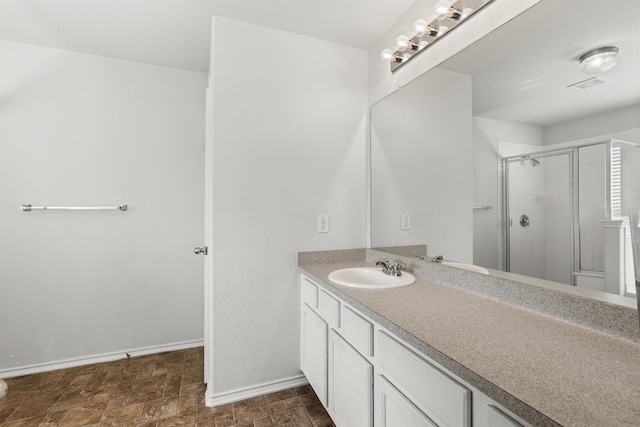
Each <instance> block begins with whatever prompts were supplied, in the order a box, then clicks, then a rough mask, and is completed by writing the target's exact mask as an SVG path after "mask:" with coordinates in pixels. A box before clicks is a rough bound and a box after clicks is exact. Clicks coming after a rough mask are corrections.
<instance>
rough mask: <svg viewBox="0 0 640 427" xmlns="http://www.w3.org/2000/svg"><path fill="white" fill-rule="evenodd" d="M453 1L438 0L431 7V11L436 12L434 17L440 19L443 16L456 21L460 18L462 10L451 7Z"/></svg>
mask: <svg viewBox="0 0 640 427" xmlns="http://www.w3.org/2000/svg"><path fill="white" fill-rule="evenodd" d="M453 3H455V0H454V1H451V0H440V1H439V2H438V3H436V5H435V6H434V7H433V11H434V12H435V13H436V19H437V20H438V21H442V20H443V19H445V18H449V19H455V20H456V21H457V20H458V19H460V18H462V11H461V10H460V9H456V8H455V7H453Z"/></svg>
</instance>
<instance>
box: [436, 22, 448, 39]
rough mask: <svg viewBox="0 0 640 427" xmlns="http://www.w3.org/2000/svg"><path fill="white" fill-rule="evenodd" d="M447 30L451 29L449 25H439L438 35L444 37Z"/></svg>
mask: <svg viewBox="0 0 640 427" xmlns="http://www.w3.org/2000/svg"><path fill="white" fill-rule="evenodd" d="M447 31H449V27H447V26H445V25H440V26H439V27H438V37H442V36H443V35H444V33H446V32H447Z"/></svg>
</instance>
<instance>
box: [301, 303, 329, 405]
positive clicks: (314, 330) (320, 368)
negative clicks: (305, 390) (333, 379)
mask: <svg viewBox="0 0 640 427" xmlns="http://www.w3.org/2000/svg"><path fill="white" fill-rule="evenodd" d="M301 316H302V317H301V323H300V325H301V331H302V334H301V346H300V369H302V372H304V374H305V376H306V377H307V380H309V384H310V385H311V387H313V390H314V391H315V392H316V395H317V396H318V398H319V399H320V402H322V404H323V405H324V406H325V407H326V406H327V348H328V332H329V328H328V326H327V322H325V321H324V320H323V319H322V318H321V317H320V316H318V315H317V314H316V313H315V312H314V311H313V310H311V308H309V306H307V305H306V304H303V305H302V313H301Z"/></svg>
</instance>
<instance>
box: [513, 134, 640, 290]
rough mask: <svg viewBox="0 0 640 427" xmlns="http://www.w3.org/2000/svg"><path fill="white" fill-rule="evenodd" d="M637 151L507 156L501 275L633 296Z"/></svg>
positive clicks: (613, 148) (619, 145)
mask: <svg viewBox="0 0 640 427" xmlns="http://www.w3.org/2000/svg"><path fill="white" fill-rule="evenodd" d="M638 148H639V146H638V145H637V144H633V143H628V142H623V141H616V140H611V141H606V142H600V143H593V144H588V145H581V146H573V147H565V148H558V149H549V150H543V151H538V152H535V153H524V154H522V155H517V156H510V157H504V158H503V159H502V167H503V171H504V181H503V192H502V197H503V204H502V206H503V213H502V214H503V221H502V223H503V224H504V229H503V250H504V261H503V262H504V267H505V268H504V269H505V270H506V271H510V272H513V273H518V274H523V275H527V276H532V277H537V278H541V279H546V280H552V281H555V282H560V283H566V284H571V285H577V286H579V287H585V288H590V289H595V290H602V291H607V292H612V293H618V294H622V295H624V294H630V293H633V292H635V285H634V284H633V286H632V282H633V263H632V258H631V257H632V255H631V237H630V231H629V219H628V218H629V214H630V213H632V212H638V208H639V207H640V203H639V197H640V196H639V194H640V182H639V181H640V174H639V173H638V171H640V150H639V149H638ZM610 245H614V246H610ZM616 245H617V246H616ZM614 270H615V271H614ZM611 271H613V273H611ZM608 275H609V276H608ZM614 276H615V277H614Z"/></svg>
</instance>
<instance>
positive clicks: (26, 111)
mask: <svg viewBox="0 0 640 427" xmlns="http://www.w3.org/2000/svg"><path fill="white" fill-rule="evenodd" d="M0 64H2V78H1V79H0V135H1V137H0V218H1V220H0V245H1V246H0V294H1V297H0V304H1V306H0V307H1V310H0V328H1V329H0V376H8V375H13V374H16V373H24V372H25V369H27V370H28V369H32V370H33V369H35V370H47V369H49V368H52V367H55V366H54V365H51V364H52V363H56V362H69V363H71V364H73V363H76V362H77V363H81V362H83V361H84V362H86V361H87V360H89V359H91V358H95V357H105V355H106V356H109V357H124V352H125V351H128V352H135V351H137V350H139V351H151V350H153V349H155V350H158V349H163V348H166V346H172V345H193V343H194V342H198V341H200V340H202V337H203V326H202V318H203V309H202V259H201V258H198V257H196V256H195V255H193V252H192V250H193V247H194V246H196V245H198V244H200V243H201V241H202V226H203V214H202V204H203V176H204V173H203V167H204V162H203V153H204V88H205V86H206V77H207V76H206V74H203V73H195V72H189V71H183V70H177V69H171V68H165V67H159V66H152V65H146V64H140V63H134V62H128V61H122V60H115V59H109V58H103V57H98V56H92V55H86V54H78V53H72V52H68V51H61V50H56V49H50V48H43V47H36V46H31V45H25V44H20V43H15V42H9V41H0ZM23 203H31V204H33V205H49V206H74V205H76V206H78V205H89V206H91V205H114V206H115V205H118V204H121V203H128V204H129V207H130V209H129V211H127V212H119V211H102V212H86V211H84V212H78V211H73V212H72V211H33V212H21V211H20V205H21V204H23ZM150 349H151V350H150ZM84 358H89V359H84Z"/></svg>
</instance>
